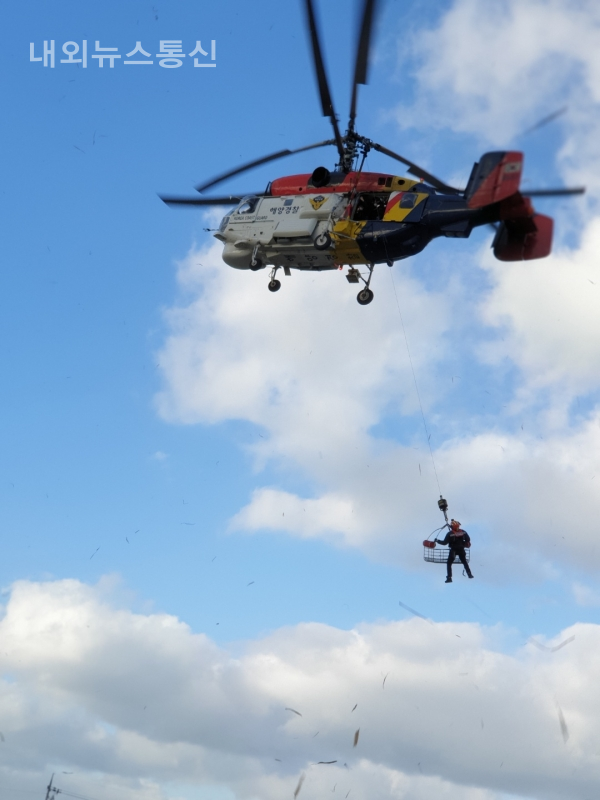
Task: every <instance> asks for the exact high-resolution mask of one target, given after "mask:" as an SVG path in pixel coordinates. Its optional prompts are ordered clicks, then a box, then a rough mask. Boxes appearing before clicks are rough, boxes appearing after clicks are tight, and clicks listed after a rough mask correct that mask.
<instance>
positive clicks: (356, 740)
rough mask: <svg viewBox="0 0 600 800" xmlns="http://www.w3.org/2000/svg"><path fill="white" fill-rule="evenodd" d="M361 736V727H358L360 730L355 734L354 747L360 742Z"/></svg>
mask: <svg viewBox="0 0 600 800" xmlns="http://www.w3.org/2000/svg"><path fill="white" fill-rule="evenodd" d="M359 736H360V728H358V730H357V731H356V733H355V734H354V744H353V745H352V746H353V747H356V745H357V744H358V737H359Z"/></svg>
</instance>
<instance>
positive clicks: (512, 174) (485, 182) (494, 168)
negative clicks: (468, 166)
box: [465, 150, 523, 208]
mask: <svg viewBox="0 0 600 800" xmlns="http://www.w3.org/2000/svg"><path fill="white" fill-rule="evenodd" d="M522 170H523V153H519V152H517V151H515V150H511V151H500V152H498V153H486V154H485V155H484V156H482V157H481V160H480V161H479V162H478V163H477V164H475V165H474V166H473V171H472V172H471V177H470V178H469V183H468V184H467V188H466V190H465V197H466V199H467V203H468V205H469V208H481V207H482V206H489V205H490V204H491V203H498V202H499V201H500V200H504V199H505V198H506V197H510V196H511V194H514V193H515V192H518V191H519V185H520V183H521V173H522Z"/></svg>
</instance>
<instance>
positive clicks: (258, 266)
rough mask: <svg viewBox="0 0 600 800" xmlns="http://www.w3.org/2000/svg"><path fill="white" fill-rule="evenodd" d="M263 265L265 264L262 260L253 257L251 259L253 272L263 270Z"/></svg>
mask: <svg viewBox="0 0 600 800" xmlns="http://www.w3.org/2000/svg"><path fill="white" fill-rule="evenodd" d="M262 265H263V263H262V261H261V260H260V258H257V257H256V256H252V258H251V259H250V269H251V270H252V271H253V272H256V270H257V269H261V268H262Z"/></svg>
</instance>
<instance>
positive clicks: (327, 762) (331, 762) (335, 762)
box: [317, 759, 337, 765]
mask: <svg viewBox="0 0 600 800" xmlns="http://www.w3.org/2000/svg"><path fill="white" fill-rule="evenodd" d="M319 764H337V759H336V760H335V761H317V765H319Z"/></svg>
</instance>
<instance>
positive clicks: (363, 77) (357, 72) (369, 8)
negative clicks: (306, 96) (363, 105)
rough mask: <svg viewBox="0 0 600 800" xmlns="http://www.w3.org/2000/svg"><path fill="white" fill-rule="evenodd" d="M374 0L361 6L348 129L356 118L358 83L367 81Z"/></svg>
mask: <svg viewBox="0 0 600 800" xmlns="http://www.w3.org/2000/svg"><path fill="white" fill-rule="evenodd" d="M375 6H376V0H365V2H364V7H363V16H362V24H361V27H360V33H359V36H358V45H357V48H356V63H355V65H354V83H353V84H352V101H351V103H350V122H349V124H348V129H349V130H351V131H353V130H354V120H355V119H356V103H357V100H358V84H359V83H361V84H363V85H364V84H366V83H367V69H368V66H369V50H370V47H371V31H372V29H373V18H374V15H375Z"/></svg>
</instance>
